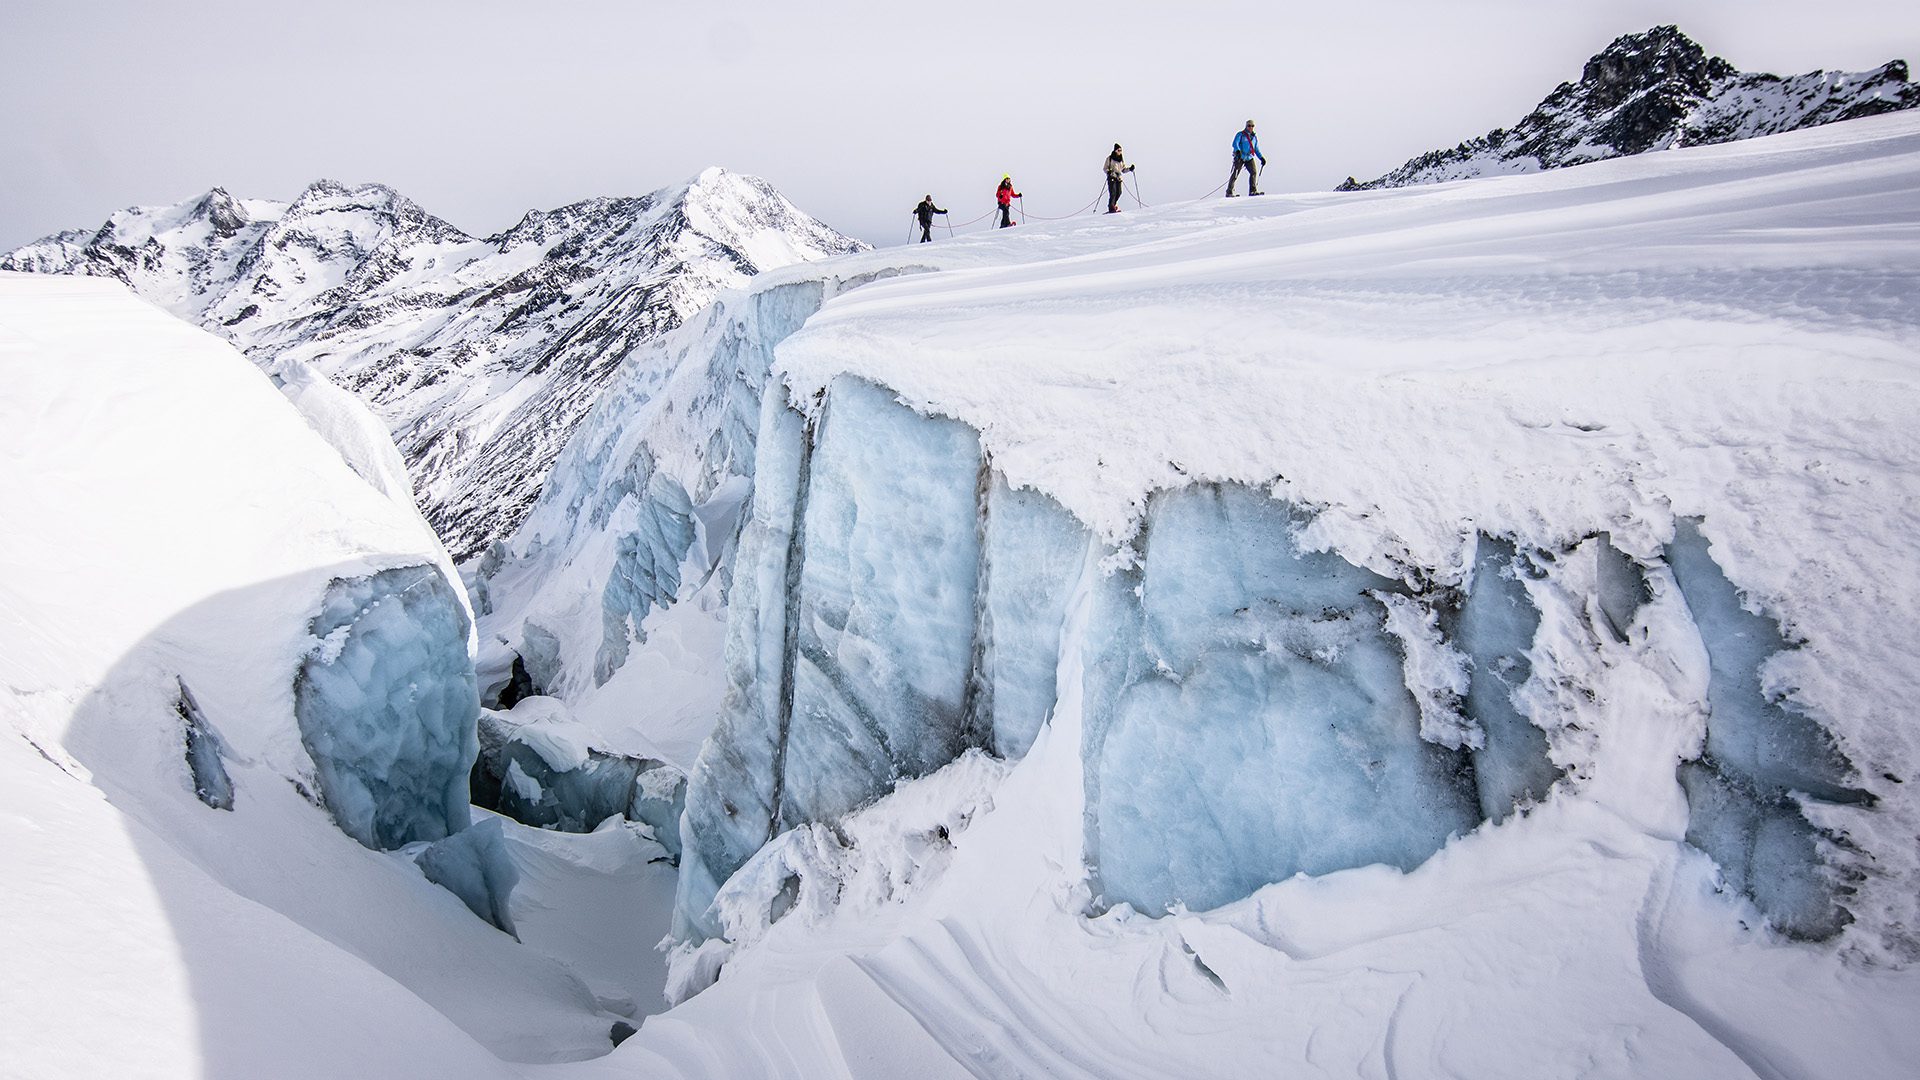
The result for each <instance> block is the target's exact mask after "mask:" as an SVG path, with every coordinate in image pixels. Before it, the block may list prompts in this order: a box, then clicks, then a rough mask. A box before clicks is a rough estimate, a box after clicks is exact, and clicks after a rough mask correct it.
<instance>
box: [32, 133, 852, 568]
mask: <svg viewBox="0 0 1920 1080" xmlns="http://www.w3.org/2000/svg"><path fill="white" fill-rule="evenodd" d="M863 246H864V245H861V244H860V243H859V242H857V241H855V240H852V239H849V238H848V237H845V236H842V235H841V234H840V233H838V232H835V231H834V230H833V229H831V228H829V227H828V226H826V225H825V224H823V223H821V222H819V221H817V220H815V219H814V218H812V217H810V216H808V215H807V214H805V213H803V212H802V211H800V210H799V209H798V208H797V207H795V206H794V205H793V204H792V203H790V202H788V201H787V200H786V199H785V198H784V197H783V196H781V195H780V193H779V192H778V191H775V190H774V189H773V187H772V186H771V185H769V184H767V183H766V181H764V180H760V179H758V178H755V177H748V176H741V175H739V174H737V173H730V172H727V171H726V170H723V169H708V170H706V171H704V172H702V173H700V174H699V175H698V176H696V177H694V178H693V179H691V180H689V181H687V182H686V183H683V184H679V185H675V186H673V187H669V188H664V189H662V190H660V191H656V192H653V193H652V194H649V195H642V196H634V197H614V198H592V199H584V200H581V201H579V202H575V203H572V204H569V205H567V206H563V207H560V208H559V209H556V210H536V211H532V212H529V213H528V214H527V215H526V216H525V217H523V218H522V219H521V220H520V221H519V223H517V224H516V225H514V226H513V227H512V228H511V229H509V230H507V231H506V232H503V233H499V234H496V235H494V236H492V237H489V238H487V239H486V240H485V241H476V240H475V239H474V238H473V237H471V236H469V235H467V234H466V233H463V232H461V231H460V230H459V229H457V228H455V227H454V226H452V225H451V224H449V223H447V222H446V221H444V220H442V219H440V218H438V217H435V216H434V215H432V214H430V213H428V212H427V211H426V210H425V209H423V208H421V207H420V206H419V205H418V204H417V203H415V202H413V201H412V200H411V199H408V198H407V197H406V196H404V195H402V194H400V193H399V192H397V191H395V190H394V189H392V188H390V187H387V186H385V185H383V184H358V185H348V184H343V183H341V182H339V181H336V180H325V179H323V180H317V181H315V182H314V183H312V184H309V185H308V186H307V187H306V189H305V190H303V191H302V192H301V193H300V194H299V196H298V197H296V198H295V199H294V200H293V202H291V203H288V204H282V203H277V202H267V201H264V200H242V199H236V198H234V197H233V196H231V195H230V194H228V193H227V192H226V191H224V190H222V189H219V188H215V189H214V190H212V191H209V192H207V193H206V194H205V195H202V196H199V197H197V198H195V199H190V200H187V201H186V202H183V203H179V204H176V205H173V206H167V207H137V208H134V209H131V210H125V211H121V212H119V213H117V214H115V215H114V216H113V217H112V218H110V219H109V221H108V222H107V224H106V225H105V226H103V227H102V228H100V229H99V230H97V231H95V232H91V233H88V232H82V231H76V232H71V233H63V234H60V235H59V236H54V237H49V238H47V239H45V240H41V241H39V242H37V243H34V244H29V245H27V246H26V247H23V248H21V249H19V250H17V251H14V252H12V253H8V254H4V255H0V269H8V270H21V271H32V272H39V273H73V274H89V275H97V276H105V277H113V278H117V279H119V280H121V281H123V282H125V283H126V284H127V285H128V286H130V287H131V288H132V289H133V290H134V291H135V292H136V293H138V294H140V295H141V296H143V297H146V298H147V299H149V300H152V301H154V302H155V303H158V304H159V305H160V306H162V307H164V308H166V309H167V310H169V311H172V312H173V313H174V314H176V315H178V316H179V317H181V318H183V319H185V320H187V321H189V322H192V323H195V324H196V325H199V326H202V327H204V328H206V329H208V330H211V331H213V332H215V333H218V334H221V335H223V336H225V337H227V338H228V339H230V340H231V341H233V343H234V344H235V345H238V346H239V347H240V348H241V349H242V350H243V351H245V352H246V353H247V354H248V356H250V357H251V358H252V359H254V360H255V361H256V362H257V363H259V364H261V365H262V366H264V367H268V368H270V369H272V368H275V367H276V366H278V365H279V364H280V363H281V362H282V361H283V360H299V361H305V362H308V363H311V364H312V365H313V366H314V367H316V368H318V369H319V370H320V371H321V372H322V373H323V374H325V375H326V376H327V377H328V378H329V379H331V380H333V381H334V382H336V383H338V384H339V385H341V386H343V387H345V388H346V389H348V390H351V391H353V392H354V393H356V394H358V395H359V396H360V397H361V398H362V399H364V400H365V401H366V402H367V403H368V404H369V405H370V406H372V408H373V410H374V412H375V413H376V414H378V415H379V416H380V417H381V418H382V419H383V420H385V421H386V422H387V423H388V425H389V428H390V430H391V432H392V434H393V436H394V441H395V442H396V443H397V444H398V445H399V447H400V449H401V452H402V455H403V456H404V457H405V459H406V461H407V465H408V469H409V471H410V473H411V476H412V478H413V482H414V485H415V493H416V495H417V496H418V498H419V500H420V503H421V509H422V510H423V512H424V513H425V514H426V515H427V518H428V520H429V521H431V522H432V523H433V525H434V527H435V529H436V530H437V531H438V532H439V533H440V535H441V537H442V539H443V540H444V541H445V542H446V544H447V546H448V547H449V548H450V549H451V550H453V551H454V552H455V553H456V554H458V555H468V554H472V553H475V552H477V551H479V550H481V549H483V548H484V547H485V546H486V545H487V543H488V542H490V541H491V540H493V539H496V538H498V537H502V536H504V535H506V534H507V533H508V532H510V531H511V530H512V529H513V528H514V527H515V526H516V525H518V524H519V522H520V519H521V517H522V516H524V514H525V512H526V510H527V508H528V507H529V506H530V505H531V503H532V501H533V498H534V497H535V496H536V495H537V494H538V492H539V490H540V485H541V483H542V481H543V480H544V478H545V476H546V472H547V468H548V466H549V465H550V464H551V462H552V460H553V457H554V455H555V454H557V453H558V452H559V449H560V447H561V446H562V445H563V444H564V443H565V442H566V440H567V438H568V436H569V435H570V434H571V433H572V431H573V429H574V427H575V426H576V425H577V424H578V423H579V422H580V420H581V419H582V418H584V417H585V415H586V413H587V410H588V409H590V408H591V407H592V405H593V402H594V401H595V400H596V398H597V395H598V392H599V390H600V389H601V387H602V386H604V385H605V383H606V381H607V380H608V379H609V378H611V377H612V375H613V373H614V372H615V371H617V370H619V368H620V365H621V362H622V361H623V360H624V358H625V357H626V356H627V355H628V353H630V352H632V351H633V350H634V349H636V348H637V347H639V346H640V345H641V344H643V343H645V342H647V341H650V340H652V339H653V338H654V337H657V336H659V335H660V334H663V333H665V332H666V331H668V330H670V329H672V328H673V327H675V326H678V325H679V324H680V322H681V321H683V320H684V319H686V318H687V317H688V316H690V315H692V314H693V313H694V312H695V311H697V310H699V309H700V308H701V307H703V306H705V304H706V303H707V302H708V301H709V300H711V299H712V298H713V296H714V295H715V294H717V293H718V292H720V291H721V290H723V289H728V288H734V287H737V286H739V285H742V284H744V283H745V282H746V280H747V278H748V276H749V275H751V274H753V273H756V272H758V271H759V270H763V269H771V268H773V267H776V266H782V265H786V264H787V263H792V262H800V261H804V260H809V259H818V258H823V257H825V256H828V255H837V254H841V253H843V252H849V251H855V250H858V249H860V248H861V247H863Z"/></svg>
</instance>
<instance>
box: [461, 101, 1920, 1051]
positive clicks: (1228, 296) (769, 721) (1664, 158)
mask: <svg viewBox="0 0 1920 1080" xmlns="http://www.w3.org/2000/svg"><path fill="white" fill-rule="evenodd" d="M1916 241H1920V115H1915V114H1904V115H1899V116H1883V117H1872V118H1866V119H1861V120H1858V121H1857V122H1853V123H1848V124H1844V125H1833V126H1826V127H1822V128H1819V129H1816V130H1810V131H1800V132H1794V133H1790V134H1786V135H1779V136H1772V137H1767V138H1760V139H1754V140H1748V141H1744V142H1740V143H1735V144H1729V145H1721V146H1713V147H1698V148H1690V149H1685V150H1682V151H1678V152H1675V153H1672V154H1661V155H1652V156H1644V157H1636V158H1629V159H1623V160H1616V161H1606V162H1599V163H1595V164H1590V165H1587V166H1583V167H1581V168H1575V169H1565V170H1557V171H1554V172H1551V173H1547V174H1544V175H1537V176H1522V177H1511V178H1501V179H1496V180H1491V181H1488V182H1486V183H1483V184H1474V185H1451V186H1446V187H1436V188H1425V187H1421V188H1412V189H1407V190H1399V191H1373V192H1359V193H1328V194H1321V195H1300V196H1280V195H1276V196H1270V197H1269V198H1267V199H1264V200H1252V201H1246V202H1243V201H1241V200H1235V202H1234V203H1231V204H1221V203H1195V204H1186V205H1181V206H1173V207H1164V208H1158V209H1155V210H1150V211H1144V212H1142V213H1139V214H1134V215H1129V216H1128V219H1127V220H1126V221H1124V222H1120V223H1116V222H1112V221H1110V220H1091V221H1076V222H1067V223H1062V224H1059V225H1051V226H1037V227H1035V226H1030V227H1028V228H1024V229H1021V230H1018V235H1016V236H1006V235H989V236H985V237H980V238H974V239H967V240H962V241H958V242H952V243H947V244H940V245H929V246H928V247H926V248H921V249H918V250H902V251H892V252H871V253H865V254H860V255H854V256H849V257H846V258H843V259H838V260H833V261H830V262H827V263H822V264H818V265H813V266H806V267H791V268H787V269H785V270H781V271H776V272H774V273H771V274H768V275H764V276H762V277H761V278H759V279H757V280H756V281H755V282H754V284H753V285H752V287H751V288H750V289H749V290H747V291H745V292H743V293H740V294H731V295H727V296H723V297H721V298H720V300H719V301H718V302H717V303H716V304H715V305H714V306H713V307H712V308H710V309H709V310H708V312H707V313H705V314H704V315H703V316H702V317H701V318H700V319H699V320H696V321H695V322H694V323H692V324H690V325H688V326H686V327H683V328H682V329H681V330H679V331H676V332H675V333H674V334H673V335H670V336H669V337H668V338H666V339H664V340H663V341H662V342H660V343H659V344H658V345H657V346H655V347H654V348H653V349H651V350H649V351H648V352H647V353H645V354H643V355H641V356H639V357H637V358H636V363H635V364H634V365H633V366H632V367H631V368H630V370H629V372H628V373H626V374H624V375H623V377H622V379H620V380H617V381H616V382H615V384H614V385H613V386H612V387H610V389H609V392H608V395H607V398H606V401H605V402H604V403H603V406H602V408H601V409H600V410H598V411H596V413H595V414H594V415H593V416H592V417H591V418H590V419H589V420H588V421H587V423H586V424H585V425H583V427H582V429H581V432H580V434H579V436H577V437H576V439H575V441H574V442H573V443H572V444H571V445H570V446H569V447H568V449H567V450H566V452H565V453H564V454H563V455H562V457H561V459H560V460H559V462H558V463H557V465H556V469H555V472H554V475H553V478H552V481H551V482H550V483H549V485H548V488H547V491H546V493H545V495H544V496H543V498H542V500H541V503H540V504H539V506H538V507H536V509H535V511H534V512H533V513H532V514H531V515H530V516H529V518H528V520H527V523H526V525H525V526H523V528H522V530H521V531H520V533H519V534H518V535H517V536H516V537H515V538H514V539H513V540H512V541H511V543H510V544H509V545H508V546H507V549H506V550H505V551H503V552H502V553H501V555H500V558H499V559H498V560H497V561H496V562H495V563H494V565H492V566H490V567H486V568H482V570H481V571H480V572H479V573H478V574H477V575H476V579H475V581H474V585H475V591H476V593H477V594H484V595H485V596H486V597H487V598H488V604H487V607H488V610H486V611H483V613H482V614H481V616H480V622H481V638H482V641H481V649H482V669H483V678H482V682H483V684H488V683H492V682H494V681H496V680H497V679H498V678H504V674H505V664H506V662H508V661H510V660H511V659H512V658H513V657H514V656H516V655H517V656H518V657H519V658H520V659H521V660H522V661H523V663H524V666H525V667H526V668H527V670H528V671H529V672H530V673H531V674H532V676H533V678H534V679H535V680H536V682H538V683H539V684H540V686H541V688H542V689H547V690H549V691H550V692H552V693H554V694H557V695H558V696H560V697H561V698H563V699H566V700H567V701H568V702H570V703H574V704H576V705H577V706H578V712H579V713H580V715H581V716H582V718H583V720H584V721H585V723H586V724H587V726H588V727H589V728H594V729H597V730H598V732H599V736H598V737H600V738H603V739H607V740H609V741H617V740H619V739H632V740H633V741H634V742H635V744H636V749H639V750H652V749H660V747H659V746H658V744H649V740H650V739H655V738H665V739H666V741H670V742H671V743H673V745H674V746H675V747H676V748H677V749H676V753H675V754H669V755H667V756H669V757H673V758H674V759H675V760H677V761H679V762H681V763H682V764H688V763H687V762H686V761H685V757H684V754H685V753H686V750H685V747H686V746H688V745H690V744H691V743H693V742H694V741H695V740H697V738H698V735H699V734H700V731H699V719H700V716H701V715H703V713H702V711H701V710H703V709H704V710H706V711H705V712H704V715H705V716H709V717H714V716H717V717H718V724H717V726H715V727H714V728H713V729H712V732H711V734H710V735H709V736H708V737H707V738H706V741H705V742H704V744H701V745H700V749H699V752H698V757H697V760H695V761H693V762H691V763H690V764H691V766H692V776H691V778H690V780H689V786H688V792H687V796H686V807H687V809H686V814H685V817H684V818H683V821H682V843H683V847H684V849H685V853H686V854H685V858H684V861H683V864H682V868H681V880H680V892H679V897H678V909H677V911H676V918H675V935H676V938H677V939H678V941H679V942H680V948H679V950H678V951H677V953H676V956H675V958H674V967H675V971H674V976H673V981H672V983H671V984H670V989H671V991H672V992H673V993H674V994H675V995H676V997H678V998H681V999H682V1004H680V1005H679V1006H678V1007H676V1008H675V1009H674V1010H672V1011H670V1012H668V1013H666V1014H664V1015H662V1016H659V1017H654V1018H650V1019H649V1020H648V1021H647V1023H646V1024H645V1025H643V1027H642V1029H641V1031H640V1033H639V1034H638V1035H637V1036H636V1037H635V1038H634V1039H633V1040H631V1041H630V1042H629V1043H628V1044H626V1045H624V1046H623V1047H622V1048H621V1049H620V1050H619V1051H616V1052H615V1054H614V1055H613V1056H612V1057H611V1058H610V1059H609V1063H618V1062H620V1061H622V1060H623V1058H624V1056H625V1055H629V1054H632V1055H637V1056H636V1057H634V1058H633V1060H634V1061H635V1062H638V1061H640V1060H643V1059H644V1060H648V1061H653V1060H655V1058H654V1057H651V1056H647V1057H644V1058H643V1057H642V1056H640V1055H657V1056H658V1058H659V1059H664V1060H666V1061H669V1062H672V1063H673V1064H674V1065H676V1066H677V1067H678V1068H679V1069H680V1070H681V1071H683V1072H684V1073H686V1074H687V1075H739V1074H760V1073H783V1072H784V1073H795V1074H818V1073H827V1074H834V1073H838V1072H840V1071H842V1070H844V1071H846V1072H848V1073H849V1074H851V1075H855V1076H867V1075H872V1076H880V1075H894V1074H898V1073H899V1072H901V1071H902V1070H905V1069H910V1070H911V1071H914V1072H916V1073H917V1074H922V1075H969V1074H970V1075H994V1076H1001V1075H1053V1076H1089V1077H1112V1076H1160V1075H1176V1074H1177V1075H1245V1074H1247V1073H1248V1072H1265V1071H1273V1070H1274V1069H1275V1067H1276V1066H1280V1067H1282V1068H1284V1069H1285V1070H1288V1071H1292V1072H1299V1073H1301V1074H1303V1075H1329V1076H1351V1075H1361V1076H1386V1075H1395V1074H1399V1075H1406V1074H1419V1075H1437V1076H1472V1077H1476V1078H1484V1077H1498V1076H1515V1077H1531V1076H1538V1075H1543V1074H1544V1075H1559V1074H1562V1073H1582V1074H1586V1075H1597V1076H1619V1077H1627V1076H1641V1075H1648V1074H1650V1073H1657V1074H1661V1075H1693V1076H1711V1077H1747V1076H1751V1075H1763V1076H1792V1077H1813V1076H1824V1075H1853V1076H1873V1077H1895V1076H1902V1075H1904V1074H1905V1072H1906V1071H1907V1064H1908V1062H1910V1060H1911V1058H1912V1056H1913V1054H1914V1053H1916V1052H1920V1044H1916V1043H1915V1042H1914V1035H1913V1033H1912V1030H1911V1027H1910V1025H1907V1024H1905V1023H1904V1022H1903V1020H1902V1019H1901V1018H1902V1017H1903V1016H1905V1015H1906V1014H1908V1013H1910V1012H1911V1010H1912V1009H1913V1008H1914V1007H1916V1005H1917V1004H1920V974H1916V972H1917V971H1920V969H1917V968H1916V967H1915V961H1916V959H1920V943H1916V940H1915V938H1914V936H1913V933H1912V927H1914V926H1915V925H1920V918H1917V916H1920V912H1916V909H1915V906H1914V897H1915V895H1916V890H1915V888H1914V882H1915V881H1916V876H1917V875H1920V863H1916V856H1915V852H1916V850H1917V849H1916V846H1915V837H1916V836H1920V799H1916V797H1915V796H1914V795H1913V794H1912V793H1911V791H1910V789H1911V786H1912V785H1911V784H1910V783H1909V780H1910V777H1911V776H1912V774H1913V772H1914V771H1915V765H1916V759H1917V758H1920V731H1916V729H1915V728H1914V726H1913V724H1912V723H1911V722H1910V720H1909V719H1907V718H1906V717H1905V716H1904V715H1903V714H1902V712H1901V708H1902V705H1901V703H1902V702H1905V701H1907V700H1910V699H1911V698H1912V697H1913V696H1914V695H1915V694H1916V693H1920V685H1916V684H1915V682H1914V672H1913V669H1912V666H1911V665H1910V664H1909V663H1907V662H1906V659H1905V658H1906V657H1907V656H1909V655H1910V654H1911V653H1912V652H1913V651H1914V649H1915V648H1916V647H1920V645H1917V643H1920V564H1916V561H1915V558H1914V551H1913V548H1912V545H1911V544H1910V543H1909V542H1908V539H1907V538H1908V537H1910V536H1911V535H1912V534H1913V533H1914V531H1915V530H1916V529H1920V520H1916V519H1915V517H1914V514H1915V507H1920V489H1916V487H1915V484H1916V480H1915V478H1916V476H1920V468H1917V467H1916V466H1917V465H1920V442H1916V440H1915V436H1914V432H1913V426H1912V424H1911V423H1910V419H1911V417H1912V416H1913V415H1915V414H1916V413H1917V412H1920V262H1916V255H1915V253H1916V252H1920V243H1916ZM722 613H724V618H723V617H722ZM723 621H724V635H725V644H724V647H721V646H719V645H718V644H716V639H717V638H718V637H719V635H720V634H721V632H722V622H723ZM690 628H699V629H698V632H694V631H693V629H690ZM689 649H693V650H694V651H695V653H696V654H697V655H695V656H694V657H693V659H694V660H696V661H698V664H699V666H700V668H701V672H702V674H701V675H700V678H699V679H698V680H695V681H698V682H699V685H698V686H690V687H682V688H680V689H677V690H676V693H680V692H681V691H682V690H684V692H685V696H684V697H683V698H681V699H677V700H676V701H674V702H672V703H663V702H660V701H659V700H658V699H656V698H654V697H652V696H651V695H650V693H649V691H650V690H651V689H652V688H653V687H656V686H658V685H660V684H659V683H658V682H657V681H654V680H652V679H649V678H643V677H636V678H634V679H633V680H632V681H629V680H628V673H629V672H633V671H642V672H658V671H660V670H663V669H665V670H678V668H677V667H676V666H675V665H676V664H677V663H679V661H678V660H676V661H675V662H673V663H669V662H667V661H666V658H667V657H676V658H677V657H680V656H684V655H685V654H686V653H687V651H688V650H689ZM700 650H705V651H704V652H700ZM489 657H491V659H489ZM669 737H670V738H669ZM662 752H663V753H665V750H664V749H662ZM743 1029H744V1030H745V1031H746V1032H749V1033H750V1034H748V1035H746V1036H745V1037H743V1036H742V1031H743Z"/></svg>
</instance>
